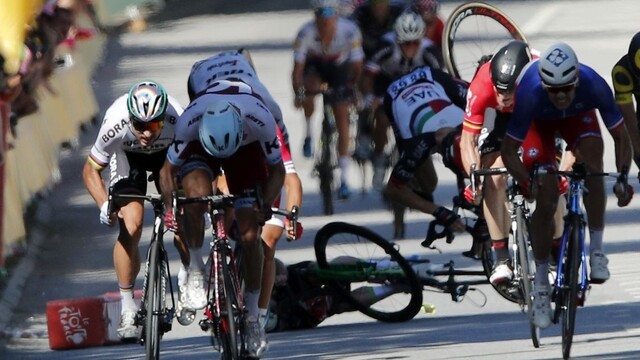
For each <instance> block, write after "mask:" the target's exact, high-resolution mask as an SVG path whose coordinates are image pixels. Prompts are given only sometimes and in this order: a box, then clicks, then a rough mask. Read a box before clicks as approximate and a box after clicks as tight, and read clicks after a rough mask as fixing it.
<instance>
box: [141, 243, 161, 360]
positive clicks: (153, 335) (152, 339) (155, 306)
mask: <svg viewBox="0 0 640 360" xmlns="http://www.w3.org/2000/svg"><path fill="white" fill-rule="evenodd" d="M149 251H150V253H149V273H148V274H147V290H146V291H147V292H146V295H145V304H144V306H145V312H146V314H145V324H144V346H145V350H146V355H147V359H159V358H160V325H161V321H162V319H163V314H162V301H161V300H162V299H163V294H162V291H163V289H162V270H161V267H162V261H161V259H160V244H159V243H158V241H153V242H152V243H151V249H150V250H149Z"/></svg>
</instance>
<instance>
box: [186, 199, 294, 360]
mask: <svg viewBox="0 0 640 360" xmlns="http://www.w3.org/2000/svg"><path fill="white" fill-rule="evenodd" d="M238 198H241V197H237V196H234V195H210V196H202V197H182V196H177V194H175V193H174V194H173V208H174V209H179V208H181V207H182V206H183V205H186V204H194V203H201V204H207V205H208V211H209V214H210V216H211V220H212V226H211V234H212V238H211V242H210V245H211V247H210V252H209V257H208V260H207V264H209V268H208V269H205V271H207V273H206V274H205V282H206V283H207V299H208V302H207V305H206V307H205V310H204V315H205V318H204V319H202V320H200V322H199V325H200V328H201V329H202V331H205V332H210V334H211V342H212V345H213V346H214V348H216V349H217V350H218V351H219V352H221V354H222V359H226V360H236V359H248V358H250V357H249V356H248V354H247V339H246V335H245V329H244V320H245V317H246V309H245V306H244V299H243V293H242V289H243V284H242V277H241V273H240V270H239V269H240V259H241V257H242V255H241V254H240V253H239V249H240V247H238V248H237V249H234V247H233V246H232V243H231V239H230V237H229V234H228V233H227V230H226V229H225V209H226V208H229V207H232V206H233V203H234V201H235V200H236V199H238ZM272 213H274V214H280V215H283V216H286V217H287V218H289V219H290V220H291V224H292V226H293V233H294V234H296V231H297V229H296V227H297V217H298V208H297V207H294V208H293V209H292V210H291V211H287V210H282V209H272ZM193 316H195V314H193Z"/></svg>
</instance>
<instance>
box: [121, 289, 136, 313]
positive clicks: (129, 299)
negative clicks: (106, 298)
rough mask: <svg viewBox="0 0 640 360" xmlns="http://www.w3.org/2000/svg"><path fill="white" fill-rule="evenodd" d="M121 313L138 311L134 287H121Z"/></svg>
mask: <svg viewBox="0 0 640 360" xmlns="http://www.w3.org/2000/svg"><path fill="white" fill-rule="evenodd" d="M120 304H121V309H120V313H121V314H124V312H125V311H131V310H133V311H136V310H138V306H137V305H136V302H135V301H134V300H133V285H124V286H123V285H120Z"/></svg>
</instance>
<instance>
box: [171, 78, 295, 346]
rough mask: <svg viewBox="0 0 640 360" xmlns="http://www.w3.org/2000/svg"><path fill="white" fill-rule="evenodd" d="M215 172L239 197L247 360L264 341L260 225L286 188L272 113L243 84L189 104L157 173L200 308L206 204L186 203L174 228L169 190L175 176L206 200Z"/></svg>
mask: <svg viewBox="0 0 640 360" xmlns="http://www.w3.org/2000/svg"><path fill="white" fill-rule="evenodd" d="M221 169H222V170H224V174H225V178H226V183H227V186H228V189H229V192H230V193H231V194H233V195H236V196H238V197H240V198H239V199H236V200H235V201H234V208H235V209H234V211H233V212H227V214H229V215H233V216H234V217H235V220H236V223H237V227H238V232H239V235H240V239H238V240H240V245H241V246H242V256H243V261H242V274H243V278H244V283H245V296H244V298H245V305H246V306H247V317H246V318H245V324H244V326H245V329H247V332H248V333H247V336H248V338H249V346H248V348H249V352H250V354H251V356H259V355H260V351H261V349H262V344H263V343H266V337H265V335H264V329H262V327H260V325H259V323H258V317H259V310H258V297H259V295H260V287H261V281H262V262H263V257H264V254H263V250H262V246H261V241H259V237H258V235H259V225H261V224H264V222H265V220H267V218H268V217H270V215H268V213H269V212H270V209H271V204H272V203H273V202H274V200H275V199H276V197H277V196H278V194H279V193H280V190H281V188H282V186H283V183H284V177H285V169H284V164H283V162H282V155H281V150H280V145H279V142H278V139H277V126H276V123H275V120H274V119H273V115H272V114H271V112H269V110H268V109H267V107H266V106H265V105H264V103H263V102H262V100H261V99H260V97H259V96H257V95H256V94H254V93H253V91H252V89H251V87H250V86H249V85H247V84H245V83H243V82H233V81H227V80H220V81H216V82H214V83H212V84H211V86H209V88H208V89H207V90H206V91H205V92H204V93H203V94H201V95H200V96H198V97H197V98H195V99H194V100H193V101H192V102H191V104H189V106H188V107H187V108H186V109H185V112H184V113H183V114H182V116H181V117H180V118H179V119H178V122H177V126H176V136H175V141H174V145H173V146H171V148H170V149H169V151H168V153H167V159H166V161H165V164H164V166H163V168H162V170H161V171H160V183H161V187H162V192H163V196H164V198H165V204H166V206H167V209H169V210H168V211H167V213H166V214H165V224H168V225H167V226H168V228H170V229H173V230H176V231H178V232H179V233H183V234H184V237H185V238H186V239H187V241H188V243H189V246H190V249H189V250H190V254H191V259H190V260H191V263H190V271H189V276H190V279H189V280H188V282H189V283H190V284H191V283H194V284H197V287H198V288H199V289H200V294H201V296H202V299H203V300H204V301H203V302H202V303H200V304H199V305H200V306H199V308H204V307H205V306H206V303H207V302H206V294H205V291H204V284H203V281H204V271H203V265H204V264H203V263H202V253H201V248H202V243H203V235H204V231H203V229H204V221H203V214H204V213H205V211H206V206H205V205H202V204H190V205H185V206H184V207H183V210H184V215H183V216H182V217H181V221H183V222H180V223H176V221H175V218H174V215H173V214H174V211H176V209H172V204H171V193H172V191H174V190H175V189H177V181H176V179H177V178H180V179H181V183H182V187H183V188H184V191H185V194H186V196H187V197H200V196H208V195H211V194H213V191H214V187H213V185H212V183H213V182H214V181H215V180H216V179H217V176H218V175H219V174H220V172H221ZM256 187H260V188H261V190H262V199H260V200H261V201H262V202H261V203H257V201H258V199H257V196H256V193H255V190H256ZM230 233H231V232H230ZM190 286H191V285H190Z"/></svg>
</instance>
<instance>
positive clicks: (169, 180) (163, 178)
mask: <svg viewBox="0 0 640 360" xmlns="http://www.w3.org/2000/svg"><path fill="white" fill-rule="evenodd" d="M178 170H179V167H178V166H176V165H174V164H172V163H171V162H170V161H169V160H165V161H164V164H163V165H162V168H161V169H160V189H161V192H162V198H163V199H164V205H165V208H166V209H171V208H172V207H173V204H172V192H173V191H174V190H176V189H177V188H178V186H177V182H176V176H177V175H178Z"/></svg>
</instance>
